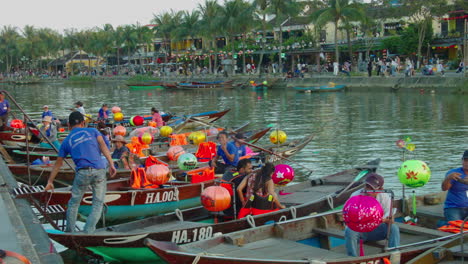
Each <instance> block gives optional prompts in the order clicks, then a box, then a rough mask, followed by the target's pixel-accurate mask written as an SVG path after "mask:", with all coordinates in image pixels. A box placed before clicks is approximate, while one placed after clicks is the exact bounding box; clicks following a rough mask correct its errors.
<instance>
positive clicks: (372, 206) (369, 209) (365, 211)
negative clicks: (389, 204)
mask: <svg viewBox="0 0 468 264" xmlns="http://www.w3.org/2000/svg"><path fill="white" fill-rule="evenodd" d="M382 217H383V209H382V205H380V203H379V202H378V201H377V200H376V199H375V198H374V197H371V196H366V195H356V196H353V197H351V198H349V199H348V201H346V203H345V205H344V207H343V219H344V222H345V223H346V225H347V226H348V227H349V228H351V230H353V231H356V232H371V231H372V230H374V229H376V228H377V227H378V226H379V225H380V224H381V223H382Z"/></svg>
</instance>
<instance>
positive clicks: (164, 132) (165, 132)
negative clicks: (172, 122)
mask: <svg viewBox="0 0 468 264" xmlns="http://www.w3.org/2000/svg"><path fill="white" fill-rule="evenodd" d="M159 134H160V135H161V137H168V136H169V135H171V134H172V127H170V126H162V127H161V130H160V133H159Z"/></svg>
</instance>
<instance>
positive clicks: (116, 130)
mask: <svg viewBox="0 0 468 264" xmlns="http://www.w3.org/2000/svg"><path fill="white" fill-rule="evenodd" d="M113 132H114V136H118V135H120V136H122V137H125V135H126V134H127V129H126V128H125V127H124V126H116V127H114V131H113Z"/></svg>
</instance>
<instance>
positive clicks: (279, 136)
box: [270, 130, 288, 144]
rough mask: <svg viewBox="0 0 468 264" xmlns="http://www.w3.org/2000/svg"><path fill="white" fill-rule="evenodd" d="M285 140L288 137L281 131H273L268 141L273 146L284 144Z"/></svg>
mask: <svg viewBox="0 0 468 264" xmlns="http://www.w3.org/2000/svg"><path fill="white" fill-rule="evenodd" d="M287 138H288V136H287V135H286V133H285V132H284V131H282V130H275V131H273V132H271V133H270V141H271V143H273V144H283V143H284V142H286V139H287Z"/></svg>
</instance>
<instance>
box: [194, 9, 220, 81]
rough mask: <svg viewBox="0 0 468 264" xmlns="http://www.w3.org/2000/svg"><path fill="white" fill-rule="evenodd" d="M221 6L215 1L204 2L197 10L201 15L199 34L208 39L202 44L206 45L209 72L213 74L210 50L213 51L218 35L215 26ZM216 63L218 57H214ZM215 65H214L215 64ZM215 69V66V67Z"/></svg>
mask: <svg viewBox="0 0 468 264" xmlns="http://www.w3.org/2000/svg"><path fill="white" fill-rule="evenodd" d="M220 8H221V6H220V5H219V4H218V2H217V0H205V3H204V4H203V5H201V4H198V9H199V10H200V13H201V21H200V33H201V35H202V36H204V37H206V38H208V39H209V40H208V41H206V42H205V41H204V42H203V43H204V44H205V43H208V45H207V47H208V49H209V52H208V54H210V55H209V60H208V61H209V71H210V73H211V72H213V71H212V69H213V67H212V61H211V50H212V49H214V48H215V47H214V42H215V39H216V35H218V34H219V33H220V28H219V27H218V26H217V22H218V16H219V11H220ZM217 61H218V56H217V55H215V62H217ZM215 64H216V63H215ZM215 68H216V65H215Z"/></svg>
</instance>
